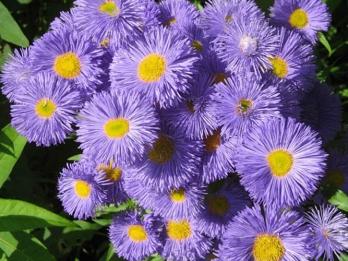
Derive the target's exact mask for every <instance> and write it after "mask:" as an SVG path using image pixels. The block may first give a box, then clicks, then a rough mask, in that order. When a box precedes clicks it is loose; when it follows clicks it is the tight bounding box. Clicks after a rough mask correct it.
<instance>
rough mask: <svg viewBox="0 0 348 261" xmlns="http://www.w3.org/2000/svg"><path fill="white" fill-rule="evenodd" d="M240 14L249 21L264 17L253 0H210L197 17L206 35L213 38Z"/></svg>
mask: <svg viewBox="0 0 348 261" xmlns="http://www.w3.org/2000/svg"><path fill="white" fill-rule="evenodd" d="M240 16H243V17H245V18H246V19H249V21H251V20H253V19H260V18H263V17H264V15H263V14H262V12H261V10H260V9H259V8H258V7H257V5H256V4H255V2H254V1H249V0H242V1H238V0H231V1H226V0H210V1H208V3H207V5H206V6H205V7H204V9H203V11H202V14H201V16H200V17H199V26H200V27H201V28H203V30H204V31H205V33H206V34H207V35H209V36H210V37H214V38H215V37H217V36H218V35H220V34H223V33H224V32H225V31H226V29H227V27H229V26H230V25H233V23H234V21H235V20H236V19H237V18H238V17H240Z"/></svg>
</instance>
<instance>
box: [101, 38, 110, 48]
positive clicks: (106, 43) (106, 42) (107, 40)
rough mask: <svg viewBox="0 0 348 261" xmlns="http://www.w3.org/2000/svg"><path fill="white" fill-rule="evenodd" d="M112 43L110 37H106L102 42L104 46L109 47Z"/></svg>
mask: <svg viewBox="0 0 348 261" xmlns="http://www.w3.org/2000/svg"><path fill="white" fill-rule="evenodd" d="M109 44H110V39H109V38H105V39H103V40H102V41H101V42H100V46H101V47H103V48H107V47H108V46H109Z"/></svg>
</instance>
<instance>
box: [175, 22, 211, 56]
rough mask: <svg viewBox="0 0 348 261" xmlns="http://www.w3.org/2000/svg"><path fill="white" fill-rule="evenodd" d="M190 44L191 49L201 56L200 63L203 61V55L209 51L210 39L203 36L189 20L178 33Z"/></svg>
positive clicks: (201, 31) (200, 30)
mask: <svg viewBox="0 0 348 261" xmlns="http://www.w3.org/2000/svg"><path fill="white" fill-rule="evenodd" d="M180 33H181V34H183V35H184V36H185V37H187V38H188V39H189V40H190V42H191V47H192V48H193V50H195V51H196V52H197V54H199V55H201V62H204V61H203V58H204V56H203V55H204V54H206V53H207V52H208V50H209V46H210V39H209V38H208V37H206V36H205V35H204V32H203V30H202V29H201V28H199V27H198V26H197V25H196V24H195V23H192V21H191V20H187V21H186V24H185V26H184V27H183V28H182V29H181V31H180Z"/></svg>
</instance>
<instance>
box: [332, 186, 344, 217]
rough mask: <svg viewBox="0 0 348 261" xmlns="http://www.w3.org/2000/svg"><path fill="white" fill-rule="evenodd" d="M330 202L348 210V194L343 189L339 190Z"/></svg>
mask: <svg viewBox="0 0 348 261" xmlns="http://www.w3.org/2000/svg"><path fill="white" fill-rule="evenodd" d="M329 202H330V203H331V204H333V205H335V206H337V207H338V208H339V209H341V210H344V211H346V212H348V196H347V195H346V194H345V193H344V192H343V191H341V190H337V192H336V194H335V195H333V196H332V197H331V198H330V199H329Z"/></svg>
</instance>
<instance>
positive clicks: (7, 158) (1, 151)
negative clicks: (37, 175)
mask: <svg viewBox="0 0 348 261" xmlns="http://www.w3.org/2000/svg"><path fill="white" fill-rule="evenodd" d="M0 3H1V2H0ZM26 142H27V141H26V139H25V138H24V137H23V136H21V135H19V134H18V133H17V132H16V130H15V129H14V128H12V127H11V126H10V125H7V126H6V127H4V128H3V129H2V130H1V131H0V166H1V168H0V188H1V187H2V185H3V184H4V183H5V181H6V180H7V178H8V176H9V175H10V173H11V171H12V169H13V167H14V166H15V164H16V162H17V160H18V159H19V157H20V155H21V154H22V151H23V149H24V146H25V144H26ZM23 174H24V173H23Z"/></svg>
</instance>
